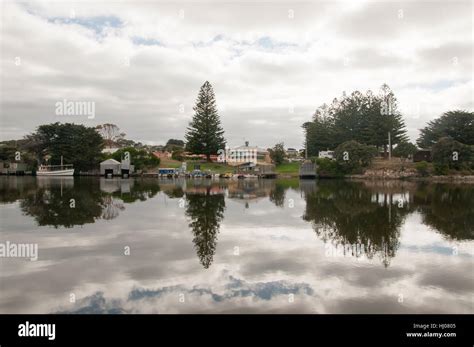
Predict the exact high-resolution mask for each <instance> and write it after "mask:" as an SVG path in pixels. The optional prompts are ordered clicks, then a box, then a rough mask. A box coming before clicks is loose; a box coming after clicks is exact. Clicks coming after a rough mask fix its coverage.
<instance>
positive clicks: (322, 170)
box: [316, 158, 344, 178]
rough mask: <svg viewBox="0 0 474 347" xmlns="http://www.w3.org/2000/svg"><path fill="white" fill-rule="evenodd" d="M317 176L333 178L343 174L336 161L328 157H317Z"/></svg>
mask: <svg viewBox="0 0 474 347" xmlns="http://www.w3.org/2000/svg"><path fill="white" fill-rule="evenodd" d="M316 164H317V166H318V169H317V170H318V176H319V177H323V178H335V177H342V176H344V172H342V169H341V167H340V165H338V163H337V161H335V160H331V159H328V158H317V159H316Z"/></svg>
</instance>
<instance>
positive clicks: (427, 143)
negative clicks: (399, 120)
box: [416, 110, 474, 148]
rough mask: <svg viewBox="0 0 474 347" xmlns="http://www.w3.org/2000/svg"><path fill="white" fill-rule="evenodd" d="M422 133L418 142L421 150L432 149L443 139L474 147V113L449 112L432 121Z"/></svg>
mask: <svg viewBox="0 0 474 347" xmlns="http://www.w3.org/2000/svg"><path fill="white" fill-rule="evenodd" d="M420 133H421V134H420V137H419V138H418V140H417V141H416V142H417V144H418V146H420V147H421V148H431V147H432V146H433V145H434V144H435V143H436V142H437V141H438V140H439V139H440V138H442V137H450V138H452V139H454V140H456V141H458V142H461V143H464V144H466V145H474V112H467V111H460V110H456V111H448V112H446V113H444V114H443V115H442V116H441V117H439V118H437V119H435V120H432V121H430V122H429V123H428V125H427V126H426V127H424V128H423V129H421V130H420Z"/></svg>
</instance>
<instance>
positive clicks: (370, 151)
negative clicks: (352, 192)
mask: <svg viewBox="0 0 474 347" xmlns="http://www.w3.org/2000/svg"><path fill="white" fill-rule="evenodd" d="M334 154H335V158H336V160H337V165H338V167H339V168H340V172H343V173H347V174H349V173H356V172H360V171H361V169H362V168H365V167H367V166H369V165H370V163H371V161H372V159H373V158H374V157H375V156H376V154H377V149H376V148H375V147H374V146H367V145H364V144H361V143H358V142H356V141H347V142H344V143H342V144H340V145H339V146H337V147H336V149H335V151H334Z"/></svg>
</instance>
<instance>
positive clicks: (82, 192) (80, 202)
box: [20, 179, 103, 228]
mask: <svg viewBox="0 0 474 347" xmlns="http://www.w3.org/2000/svg"><path fill="white" fill-rule="evenodd" d="M44 182H46V184H41V182H40V184H38V187H37V189H36V191H35V192H34V193H33V194H28V195H26V196H25V197H24V198H23V200H22V201H21V202H20V206H21V209H22V211H23V213H24V214H25V215H27V216H32V217H33V218H34V219H35V220H36V222H37V223H38V225H40V226H45V225H50V226H53V227H55V228H58V227H61V226H62V227H66V228H72V227H73V226H75V225H84V224H87V223H94V222H95V220H96V219H98V218H100V217H101V215H102V208H103V206H102V193H101V191H100V189H99V184H98V181H84V180H77V179H76V180H74V181H71V182H72V184H64V182H62V181H59V180H57V181H53V180H49V181H44Z"/></svg>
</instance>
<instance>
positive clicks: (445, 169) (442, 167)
mask: <svg viewBox="0 0 474 347" xmlns="http://www.w3.org/2000/svg"><path fill="white" fill-rule="evenodd" d="M433 171H434V173H435V175H438V176H444V175H447V174H448V173H449V166H448V165H447V164H441V163H434V164H433Z"/></svg>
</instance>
